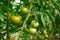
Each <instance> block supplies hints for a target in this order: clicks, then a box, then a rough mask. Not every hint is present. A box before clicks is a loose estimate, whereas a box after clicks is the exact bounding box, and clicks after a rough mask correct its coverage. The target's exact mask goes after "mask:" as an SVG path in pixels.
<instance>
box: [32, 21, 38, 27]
mask: <svg viewBox="0 0 60 40" xmlns="http://www.w3.org/2000/svg"><path fill="white" fill-rule="evenodd" d="M31 25H32V26H33V27H38V26H39V23H38V21H36V20H33V21H32V22H31Z"/></svg>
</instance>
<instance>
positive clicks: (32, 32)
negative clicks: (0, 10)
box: [29, 28, 37, 34]
mask: <svg viewBox="0 0 60 40" xmlns="http://www.w3.org/2000/svg"><path fill="white" fill-rule="evenodd" d="M36 32H37V29H35V28H29V33H31V34H36Z"/></svg>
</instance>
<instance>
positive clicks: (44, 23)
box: [41, 14, 46, 26]
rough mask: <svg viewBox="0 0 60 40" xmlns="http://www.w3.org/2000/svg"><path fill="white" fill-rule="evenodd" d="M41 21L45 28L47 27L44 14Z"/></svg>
mask: <svg viewBox="0 0 60 40" xmlns="http://www.w3.org/2000/svg"><path fill="white" fill-rule="evenodd" d="M41 21H42V23H43V26H45V25H46V21H45V19H44V16H43V15H42V14H41Z"/></svg>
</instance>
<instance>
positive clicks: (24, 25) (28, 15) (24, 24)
mask: <svg viewBox="0 0 60 40" xmlns="http://www.w3.org/2000/svg"><path fill="white" fill-rule="evenodd" d="M31 9H32V3H31V4H30V10H29V13H28V14H27V17H26V19H25V20H24V23H23V26H22V27H21V32H20V33H19V36H18V40H19V38H20V37H21V36H22V35H23V29H24V28H26V27H27V26H26V22H27V20H28V18H29V17H30V11H31Z"/></svg>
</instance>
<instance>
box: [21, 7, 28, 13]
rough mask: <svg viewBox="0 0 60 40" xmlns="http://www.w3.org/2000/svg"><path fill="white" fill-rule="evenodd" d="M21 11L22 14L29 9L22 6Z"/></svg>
mask: <svg viewBox="0 0 60 40" xmlns="http://www.w3.org/2000/svg"><path fill="white" fill-rule="evenodd" d="M21 11H22V13H23V14H27V13H28V11H29V10H28V9H27V8H26V7H22V9H21Z"/></svg>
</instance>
